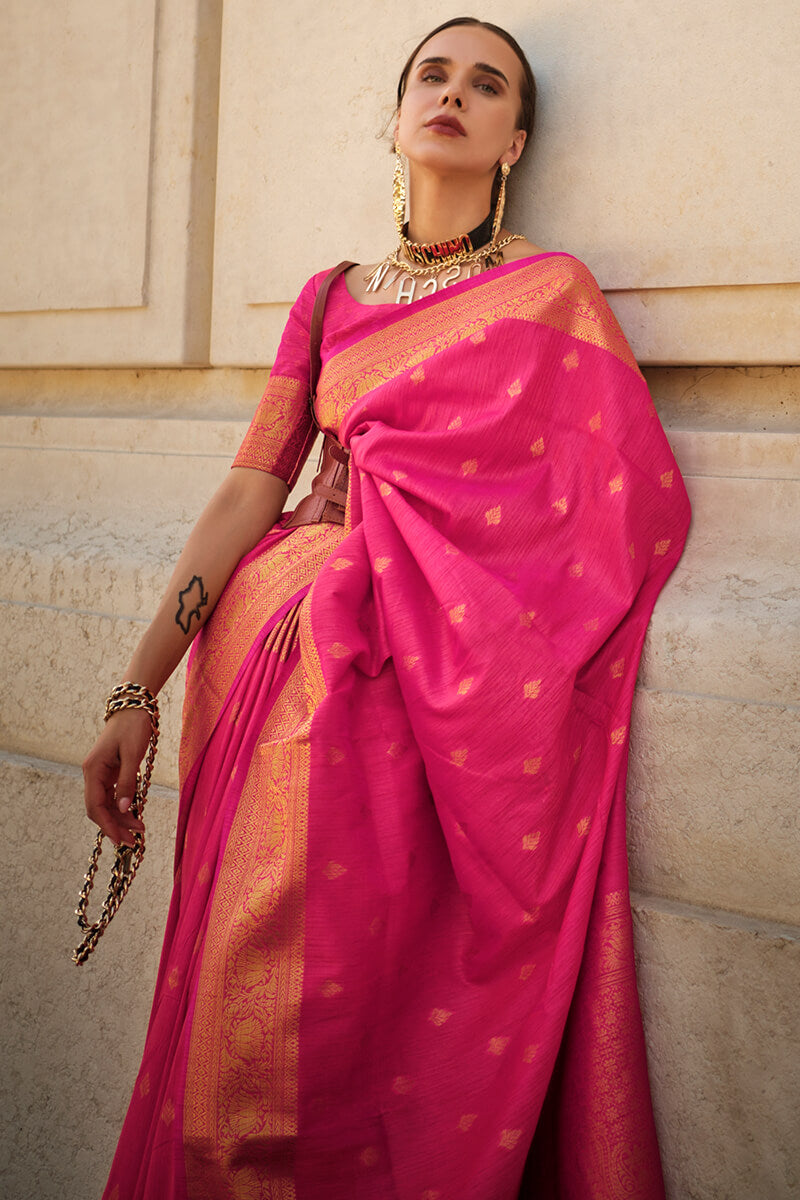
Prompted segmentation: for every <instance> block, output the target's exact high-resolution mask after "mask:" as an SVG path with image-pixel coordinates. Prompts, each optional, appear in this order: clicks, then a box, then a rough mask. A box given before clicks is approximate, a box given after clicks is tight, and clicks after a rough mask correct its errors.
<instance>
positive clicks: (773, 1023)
mask: <svg viewBox="0 0 800 1200" xmlns="http://www.w3.org/2000/svg"><path fill="white" fill-rule="evenodd" d="M648 376H649V378H650V383H651V386H652V388H653V392H654V397H655V400H656V404H657V407H658V408H659V411H660V413H661V416H662V419H663V420H664V422H665V424H666V426H667V428H668V432H669V435H670V437H671V439H672V442H673V445H674V447H675V451H676V454H677V457H678V460H679V463H680V464H681V466H682V467H683V469H684V471H685V472H686V474H687V476H688V478H687V483H688V487H689V490H690V493H691V498H692V501H693V505H694V518H693V525H692V530H691V533H690V538H689V542H688V545H687V549H686V553H685V555H684V558H683V560H682V562H681V564H680V565H679V567H678V569H677V570H676V572H675V574H674V576H673V578H672V579H671V580H670V583H669V585H668V587H667V588H666V590H665V591H664V593H663V594H662V596H661V597H660V599H659V602H658V605H657V607H656V611H655V614H654V617H653V621H652V624H651V628H650V631H649V634H648V638H647V645H646V652H645V657H644V660H643V663H642V668H641V672H640V680H639V687H638V690H637V695H636V701H635V709H634V719H633V726H632V740H631V761H630V786H629V836H630V857H631V872H632V879H633V883H634V886H635V887H636V889H637V890H638V892H639V896H638V899H637V911H638V918H637V944H638V951H639V965H640V977H641V983H642V998H643V1002H644V1009H645V1016H646V1023H647V1032H648V1039H649V1045H650V1052H651V1066H652V1070H653V1082H654V1098H655V1103H656V1110H657V1116H658V1121H659V1128H660V1132H661V1141H662V1147H663V1154H664V1162H665V1169H666V1173H667V1178H668V1184H669V1191H668V1194H669V1200H789V1198H790V1197H798V1196H800V1182H798V1180H799V1179H800V1152H798V1148H797V1145H796V1139H794V1140H793V1138H792V1122H793V1121H795V1116H796V1112H797V1110H798V1099H799V1097H798V1095H797V1080H796V1076H797V1070H796V1065H795V1064H796V1062H797V1058H798V1054H797V1051H798V1047H797V1022H796V1019H795V1018H794V1012H795V1008H796V995H797V990H798V986H797V985H798V982H800V980H798V966H797V937H798V928H800V905H799V904H798V899H797V886H796V876H797V871H796V863H797V861H798V849H799V848H800V846H799V845H798V843H800V834H799V833H798V773H797V764H798V761H800V738H799V736H798V729H800V722H798V697H799V696H800V693H798V683H797V681H798V678H800V670H799V669H798V668H800V643H799V642H798V629H800V580H798V576H797V566H796V562H797V555H796V544H797V539H796V530H797V528H798V527H799V526H800V492H798V488H800V465H799V464H798V435H799V434H800V373H798V372H797V371H796V370H795V371H792V370H785V369H782V368H765V367H760V368H755V367H753V368H744V367H742V368H735V369H733V368H729V369H721V368H703V369H699V368H693V369H686V370H678V369H674V368H667V367H661V368H651V369H650V370H649V371H648ZM184 379H185V391H184V390H182V381H183V380H184ZM263 383H264V374H263V372H252V371H234V370H225V371H218V372H217V371H186V372H177V371H170V370H142V371H133V370H131V371H120V372H112V371H98V372H93V371H78V370H74V371H72V370H71V371H64V372H54V371H46V370H44V371H10V372H5V373H3V372H0V622H2V627H3V632H4V639H3V641H4V645H3V655H2V662H1V663H0V670H2V686H0V795H2V797H3V805H4V818H5V829H6V837H5V840H4V843H3V845H2V847H0V902H2V904H3V905H4V907H5V911H6V912H7V913H9V914H12V919H10V921H9V932H8V935H7V938H6V941H5V944H4V948H3V949H2V951H0V998H2V1004H3V1012H4V1019H3V1024H2V1037H3V1046H2V1048H0V1053H2V1055H3V1058H2V1061H3V1064H4V1066H5V1067H6V1071H5V1075H4V1084H3V1103H2V1105H0V1112H1V1113H2V1115H1V1116H0V1121H2V1125H3V1132H2V1145H1V1146H0V1195H9V1196H10V1197H13V1200H29V1198H30V1200H34V1197H35V1198H36V1200H40V1198H45V1200H49V1198H50V1197H53V1200H56V1198H58V1200H63V1198H64V1197H70V1198H71V1197H73V1196H74V1197H76V1198H77V1197H84V1196H95V1195H99V1192H100V1189H101V1187H102V1183H103V1179H104V1177H105V1172H106V1169H107V1166H108V1163H109V1161H110V1157H111V1154H112V1152H113V1147H114V1142H115V1139H116V1136H117V1133H118V1130H119V1126H120V1124H121V1121H122V1117H123V1114H124V1110H125V1105H126V1103H127V1099H128V1095H129V1092H130V1089H131V1086H132V1083H133V1079H134V1076H135V1072H136V1069H137V1065H138V1059H139V1054H140V1050H141V1045H142V1040H143V1037H144V1029H145V1024H146V1020H147V1014H148V1009H149V1004H150V998H151V991H152V985H153V980H154V974H155V968H156V961H157V956H158V949H159V943H160V938H161V931H162V929H163V924H164V919H165V915H166V904H167V897H168V892H169V883H170V873H171V870H170V869H171V859H172V836H173V830H174V821H175V810H176V803H175V800H176V797H175V794H174V792H173V791H166V790H163V789H159V788H155V789H154V791H153V795H152V798H151V799H150V801H149V803H148V810H147V813H148V852H147V856H146V858H145V863H144V866H143V868H142V872H141V876H140V878H139V879H137V881H136V883H135V885H134V887H133V889H132V891H131V894H130V896H129V897H128V898H127V899H126V901H125V904H124V906H123V908H122V911H121V912H120V913H119V914H118V916H117V918H116V919H115V921H114V923H113V924H112V926H111V928H110V930H109V932H108V933H107V934H106V936H105V937H104V938H103V940H102V942H101V944H100V947H99V949H98V951H97V953H96V955H95V956H94V959H93V960H92V961H91V962H90V963H89V964H87V966H86V967H84V968H82V969H81V970H80V971H78V969H77V968H75V967H74V966H73V965H72V964H71V963H70V961H69V952H70V950H71V948H72V946H73V944H74V933H75V932H76V930H77V926H74V918H73V916H72V910H73V908H74V905H75V900H76V898H77V889H78V886H79V884H80V881H81V879H82V876H83V873H84V870H85V860H86V858H87V855H88V852H89V848H90V845H91V841H92V827H91V826H90V825H89V823H88V822H87V821H86V819H85V817H84V816H83V810H82V800H81V790H82V789H81V781H80V776H79V772H78V769H77V767H76V766H75V765H74V764H76V763H77V762H79V761H80V759H81V758H82V757H83V756H84V754H85V753H86V751H87V750H88V748H89V746H90V745H91V743H92V741H93V740H94V737H95V735H96V732H97V730H98V729H99V727H100V724H101V711H100V710H101V706H102V701H103V697H104V695H105V694H106V692H107V690H108V687H109V686H110V684H112V683H114V682H116V680H117V678H118V676H119V672H120V671H121V670H122V667H123V665H124V662H125V660H126V658H127V657H128V655H129V654H130V651H131V649H132V648H133V645H134V643H135V641H136V639H137V637H138V636H139V634H140V632H141V631H142V629H143V628H144V623H145V622H146V620H147V619H148V618H149V616H150V614H151V613H152V611H153V609H154V608H155V606H156V604H157V602H158V599H159V597H160V595H161V592H162V591H163V588H164V586H165V583H166V580H167V577H168V575H169V572H170V569H171V566H170V564H171V562H172V560H173V559H174V558H175V557H176V555H177V553H178V550H179V549H180V546H181V544H182V542H183V539H184V538H185V535H186V532H187V531H188V529H189V527H190V525H191V522H192V521H193V519H194V517H195V516H196V514H197V511H198V509H199V508H200V506H201V505H202V503H203V502H204V500H205V498H206V496H207V495H208V493H209V492H210V491H211V490H212V489H213V487H214V486H215V484H216V482H217V481H218V480H219V479H221V478H223V477H224V476H225V474H226V472H227V467H228V463H229V461H230V455H231V453H232V452H233V450H234V449H235V447H236V445H237V444H238V440H239V438H240V437H241V434H242V432H243V430H244V428H245V424H246V420H247V418H248V417H249V415H250V412H251V411H252V408H253V407H254V406H255V403H256V400H257V398H258V396H259V395H260V394H261V391H262V389H263ZM104 414H105V415H104ZM315 465H316V455H313V456H312V459H311V461H310V462H309V464H308V465H307V467H306V471H305V473H304V477H303V479H302V480H301V481H300V483H299V484H298V487H297V491H296V495H301V494H303V493H304V491H305V490H307V485H308V483H309V481H310V477H311V476H312V475H313V473H314V470H315ZM143 483H144V484H145V485H146V486H144V487H142V486H141V485H142V484H143ZM292 504H293V501H292V500H290V501H289V503H288V505H287V507H291V506H292ZM181 690H182V681H181V678H180V676H178V677H177V678H176V679H175V680H174V681H173V682H172V683H171V684H170V685H169V687H168V688H167V689H165V691H164V693H163V697H162V712H163V721H162V729H163V733H162V743H161V749H160V751H159V755H158V758H157V767H156V779H157V780H158V781H159V782H160V783H161V784H164V785H168V786H170V787H173V786H174V785H175V783H176V755H177V747H178V724H179V709H180V705H181ZM15 755H16V756H15ZM19 755H28V756H31V757H28V758H24V757H18V756H19ZM44 759H47V760H48V761H43V760H44ZM62 763H66V764H72V765H66V766H64V765H61V764H62ZM107 857H108V856H107ZM105 865H106V866H107V865H108V864H107V863H106V864H105ZM101 878H102V871H101ZM103 882H104V881H103ZM98 886H100V885H98ZM6 1064H8V1065H7V1066H6Z"/></svg>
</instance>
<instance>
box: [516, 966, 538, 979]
mask: <svg viewBox="0 0 800 1200" xmlns="http://www.w3.org/2000/svg"><path fill="white" fill-rule="evenodd" d="M535 970H536V963H525V965H524V966H523V967H522V969H521V970H520V973H519V977H520V979H521V980H522V981H523V983H524V982H525V980H526V979H530V977H531V975H532V974H533V972H534V971H535Z"/></svg>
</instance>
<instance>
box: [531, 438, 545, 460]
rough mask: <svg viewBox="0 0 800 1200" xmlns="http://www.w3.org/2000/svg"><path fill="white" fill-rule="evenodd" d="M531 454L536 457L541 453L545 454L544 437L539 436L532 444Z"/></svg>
mask: <svg viewBox="0 0 800 1200" xmlns="http://www.w3.org/2000/svg"><path fill="white" fill-rule="evenodd" d="M531 454H532V455H533V457H534V458H538V457H539V455H540V454H544V438H537V440H536V441H535V442H534V443H533V445H532V446H531Z"/></svg>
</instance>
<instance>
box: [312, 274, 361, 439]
mask: <svg viewBox="0 0 800 1200" xmlns="http://www.w3.org/2000/svg"><path fill="white" fill-rule="evenodd" d="M355 265H356V264H355V263H353V262H350V261H349V260H347V259H345V260H344V261H343V262H340V263H338V264H337V265H336V266H335V267H334V268H333V270H332V271H329V272H328V274H327V275H326V276H325V278H324V279H323V281H322V283H321V284H320V285H319V291H318V292H317V294H316V297H315V299H314V309H313V311H312V313H311V326H310V328H309V335H308V395H309V399H310V402H311V416H312V418H313V420H314V424H315V425H316V423H317V414H316V412H315V411H314V401H315V400H316V396H317V383H318V382H319V373H320V371H321V369H322V362H321V359H320V348H321V346H322V322H323V320H324V317H325V302H326V300H327V299H328V292H329V291H330V287H331V284H332V283H333V281H334V280H335V279H338V278H339V276H340V275H341V274H342V273H343V272H344V271H346V270H347V268H348V267H354V266H355Z"/></svg>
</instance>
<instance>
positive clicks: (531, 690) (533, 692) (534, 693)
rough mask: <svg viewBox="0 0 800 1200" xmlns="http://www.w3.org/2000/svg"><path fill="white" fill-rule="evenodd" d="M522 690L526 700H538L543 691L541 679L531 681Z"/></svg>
mask: <svg viewBox="0 0 800 1200" xmlns="http://www.w3.org/2000/svg"><path fill="white" fill-rule="evenodd" d="M522 690H523V693H524V695H525V699H526V700H537V699H538V697H539V693H540V691H541V690H542V681H541V679H529V680H528V682H527V683H526V684H524V685H523V688H522Z"/></svg>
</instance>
